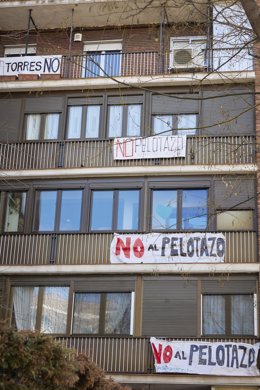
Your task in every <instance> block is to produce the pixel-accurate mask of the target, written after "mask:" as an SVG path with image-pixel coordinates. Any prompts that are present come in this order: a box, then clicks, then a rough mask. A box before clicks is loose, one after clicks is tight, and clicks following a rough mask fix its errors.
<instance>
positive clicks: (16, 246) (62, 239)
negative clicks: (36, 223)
mask: <svg viewBox="0 0 260 390" xmlns="http://www.w3.org/2000/svg"><path fill="white" fill-rule="evenodd" d="M223 234H224V235H225V237H226V254H225V263H256V262H257V261H258V260H257V238H256V233H255V232H225V233H223ZM112 239H113V233H97V234H96V233H95V234H85V233H79V234H77V233H73V234H72V233H70V234H66V233H64V234H3V235H1V236H0V265H10V266H11V265H51V264H56V265H103V264H110V244H111V242H112Z"/></svg>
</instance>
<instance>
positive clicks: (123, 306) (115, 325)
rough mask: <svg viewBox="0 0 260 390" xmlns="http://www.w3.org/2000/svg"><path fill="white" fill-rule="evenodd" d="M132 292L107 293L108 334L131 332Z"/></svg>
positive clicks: (106, 318)
mask: <svg viewBox="0 0 260 390" xmlns="http://www.w3.org/2000/svg"><path fill="white" fill-rule="evenodd" d="M130 319H131V293H107V294H106V313H105V333H106V334H129V333H130Z"/></svg>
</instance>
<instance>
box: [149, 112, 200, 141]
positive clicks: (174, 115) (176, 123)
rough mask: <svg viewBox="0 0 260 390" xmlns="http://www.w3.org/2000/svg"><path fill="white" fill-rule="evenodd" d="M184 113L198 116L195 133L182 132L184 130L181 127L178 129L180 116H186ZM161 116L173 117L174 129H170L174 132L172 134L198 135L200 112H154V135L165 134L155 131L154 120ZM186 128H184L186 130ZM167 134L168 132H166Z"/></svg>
mask: <svg viewBox="0 0 260 390" xmlns="http://www.w3.org/2000/svg"><path fill="white" fill-rule="evenodd" d="M184 115H194V116H196V118H195V119H196V120H195V122H196V128H195V129H194V133H195V134H182V133H181V132H182V130H181V129H178V117H179V116H184ZM159 116H171V117H172V129H171V130H169V131H172V134H171V135H187V137H195V136H196V135H198V125H199V113H194V112H189V113H188V112H184V113H178V114H171V113H170V114H165V113H163V114H159V113H153V114H152V134H153V135H154V136H156V135H158V136H160V135H165V134H164V133H163V134H161V133H155V132H154V130H155V126H154V120H155V118H156V117H159ZM185 131H186V130H184V132H185ZM178 132H179V133H178ZM166 135H167V134H166Z"/></svg>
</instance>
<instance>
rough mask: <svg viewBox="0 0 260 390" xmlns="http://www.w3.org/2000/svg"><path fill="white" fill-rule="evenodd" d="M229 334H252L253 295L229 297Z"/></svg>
mask: <svg viewBox="0 0 260 390" xmlns="http://www.w3.org/2000/svg"><path fill="white" fill-rule="evenodd" d="M231 334H232V335H236V334H237V335H253V334H254V298H253V295H249V294H248V295H232V296H231Z"/></svg>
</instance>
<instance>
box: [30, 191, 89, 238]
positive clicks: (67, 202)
mask: <svg viewBox="0 0 260 390" xmlns="http://www.w3.org/2000/svg"><path fill="white" fill-rule="evenodd" d="M36 195H37V196H36V212H35V221H34V228H35V230H36V231H40V232H53V231H79V230H80V225H81V207H82V190H58V191H51V190H50V191H37V193H36Z"/></svg>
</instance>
